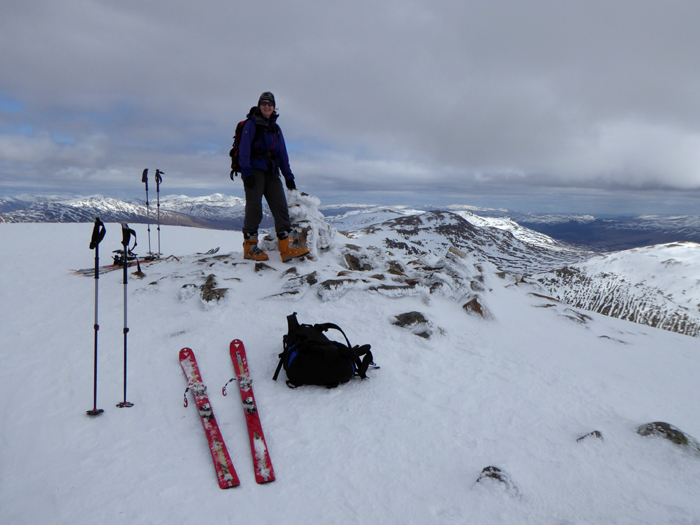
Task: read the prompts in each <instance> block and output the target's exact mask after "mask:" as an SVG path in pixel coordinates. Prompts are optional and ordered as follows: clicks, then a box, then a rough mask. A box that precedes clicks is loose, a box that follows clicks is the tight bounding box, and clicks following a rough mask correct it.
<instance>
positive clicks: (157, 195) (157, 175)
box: [156, 169, 163, 257]
mask: <svg viewBox="0 0 700 525" xmlns="http://www.w3.org/2000/svg"><path fill="white" fill-rule="evenodd" d="M161 175H163V172H162V171H160V170H159V169H157V170H156V200H157V202H158V207H157V209H158V257H160V183H161V182H163V177H161Z"/></svg>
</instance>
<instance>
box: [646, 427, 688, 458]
mask: <svg viewBox="0 0 700 525" xmlns="http://www.w3.org/2000/svg"><path fill="white" fill-rule="evenodd" d="M637 434H639V435H640V436H645V437H646V436H659V437H662V438H664V439H668V440H669V441H671V442H672V443H675V444H676V445H680V446H683V447H688V449H689V450H690V451H691V452H693V453H695V454H700V444H699V443H698V441H697V440H696V439H695V438H693V437H692V436H690V435H688V434H686V433H685V432H683V431H682V430H680V429H679V428H676V427H674V426H673V425H670V424H668V423H665V422H663V421H655V422H653V423H647V424H646V425H642V426H640V427H639V428H637Z"/></svg>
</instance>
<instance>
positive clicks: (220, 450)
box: [180, 348, 240, 489]
mask: <svg viewBox="0 0 700 525" xmlns="http://www.w3.org/2000/svg"><path fill="white" fill-rule="evenodd" d="M180 366H182V370H183V371H184V372H185V377H186V378H187V384H188V385H189V386H188V390H189V391H190V392H191V393H192V396H193V397H194V402H195V403H196V404H197V409H198V410H199V417H200V418H201V419H202V425H203V426H204V432H205V433H206V435H207V441H208V442H209V450H210V451H211V457H212V459H213V460H214V468H215V469H216V477H217V479H218V480H219V487H221V488H222V489H228V488H231V487H237V486H238V485H240V481H238V476H237V475H236V470H235V469H234V468H233V462H232V461H231V457H230V456H229V455H228V450H227V449H226V444H225V443H224V438H223V437H222V436H221V431H220V430H219V425H218V423H217V422H216V418H215V417H214V411H213V410H212V408H211V404H209V397H208V396H207V387H206V386H204V383H203V382H202V376H201V374H200V373H199V367H198V366H197V361H196V359H195V358H194V352H192V350H191V349H190V348H183V349H182V350H180ZM186 394H187V393H185V395H186ZM185 406H187V397H185Z"/></svg>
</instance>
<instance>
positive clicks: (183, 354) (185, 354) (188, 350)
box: [180, 347, 192, 361]
mask: <svg viewBox="0 0 700 525" xmlns="http://www.w3.org/2000/svg"><path fill="white" fill-rule="evenodd" d="M191 355H192V349H191V348H187V347H185V348H183V349H182V350H180V361H182V360H183V359H187V358H188V357H190V356H191Z"/></svg>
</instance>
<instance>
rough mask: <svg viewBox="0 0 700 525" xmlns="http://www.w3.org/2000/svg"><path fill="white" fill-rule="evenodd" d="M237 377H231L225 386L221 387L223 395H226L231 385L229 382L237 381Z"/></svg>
mask: <svg viewBox="0 0 700 525" xmlns="http://www.w3.org/2000/svg"><path fill="white" fill-rule="evenodd" d="M235 380H236V378H235V377H232V378H231V379H229V380H228V382H227V383H226V384H225V385H224V388H222V389H221V395H223V396H226V387H227V386H228V385H229V383H231V382H233V381H235Z"/></svg>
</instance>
